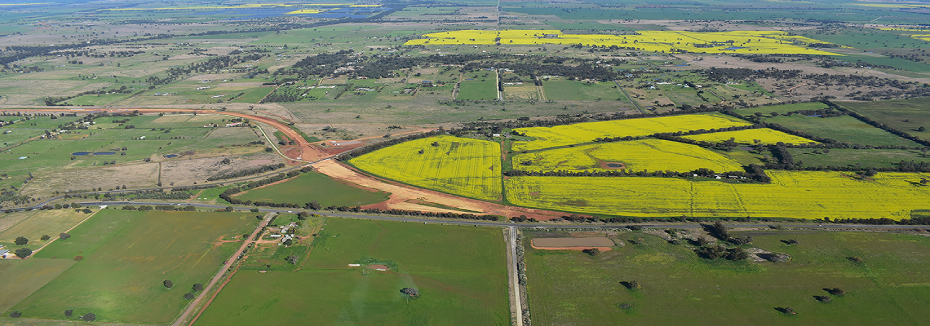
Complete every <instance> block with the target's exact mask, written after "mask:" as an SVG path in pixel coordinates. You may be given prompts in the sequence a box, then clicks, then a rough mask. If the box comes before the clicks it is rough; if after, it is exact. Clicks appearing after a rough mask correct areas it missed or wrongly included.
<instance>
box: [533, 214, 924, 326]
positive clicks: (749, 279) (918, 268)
mask: <svg viewBox="0 0 930 326" xmlns="http://www.w3.org/2000/svg"><path fill="white" fill-rule="evenodd" d="M529 235H530V236H532V233H530V234H529ZM735 235H737V236H745V235H751V236H752V237H753V244H754V246H756V247H759V248H762V249H765V250H769V251H772V252H778V253H785V254H788V255H790V256H791V260H790V261H787V262H782V263H770V262H767V261H766V262H749V261H740V262H731V261H726V260H722V259H721V260H705V259H702V258H699V257H698V256H697V255H696V254H695V253H694V252H693V251H692V249H691V247H689V246H686V245H673V244H670V243H668V242H666V241H665V240H663V239H661V238H659V237H656V236H654V235H651V234H645V233H640V232H622V233H620V234H619V237H620V240H621V241H629V240H634V241H637V242H638V244H636V245H631V244H627V245H626V246H623V247H615V248H614V250H611V251H607V252H601V254H600V255H598V256H594V257H592V256H589V255H587V254H584V253H581V252H578V251H548V250H537V249H533V248H532V247H530V246H529V245H526V246H525V248H526V256H525V257H526V266H527V267H526V270H527V278H528V280H529V284H528V295H529V301H530V307H531V311H532V313H533V323H534V325H580V326H581V325H615V324H616V325H684V324H687V325H721V324H726V323H736V324H740V325H820V324H849V325H854V324H855V325H912V324H921V323H922V322H921V320H926V319H927V318H928V317H930V313H928V311H930V310H928V309H926V308H927V302H928V300H930V287H928V286H927V284H930V276H928V274H927V273H923V272H922V271H923V270H924V268H925V266H926V264H927V263H928V261H927V258H926V257H927V256H928V254H930V239H928V238H927V237H922V236H917V235H899V234H887V233H851V232H835V233H834V232H830V233H820V232H814V233H811V232H798V231H775V232H765V233H763V232H753V233H748V232H747V233H736V234H735ZM786 239H796V240H797V241H798V243H799V244H798V245H793V246H788V245H786V244H784V243H782V242H781V240H786ZM525 242H529V241H525ZM849 256H858V257H861V258H862V259H863V263H854V262H851V261H849V260H848V259H846V257H849ZM630 281H636V282H637V283H638V284H639V285H640V286H641V288H640V289H638V290H628V289H627V288H626V287H624V286H623V285H622V284H621V283H620V282H630ZM835 287H839V288H841V289H843V290H845V291H846V292H847V294H846V295H844V296H832V302H829V303H822V302H818V301H817V300H815V299H814V297H813V296H815V295H817V296H820V295H829V294H827V292H825V291H824V290H823V288H835ZM623 304H629V305H630V307H629V308H627V309H623V308H621V305H623ZM778 307H792V308H793V309H794V310H795V311H796V312H797V315H784V314H782V313H781V312H779V311H777V310H776V309H775V308H778ZM708 312H713V313H708Z"/></svg>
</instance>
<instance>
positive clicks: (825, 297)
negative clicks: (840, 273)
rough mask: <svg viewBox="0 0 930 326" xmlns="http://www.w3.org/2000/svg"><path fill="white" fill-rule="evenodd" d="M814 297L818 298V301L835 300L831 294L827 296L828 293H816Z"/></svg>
mask: <svg viewBox="0 0 930 326" xmlns="http://www.w3.org/2000/svg"><path fill="white" fill-rule="evenodd" d="M814 299H817V301H820V302H830V301H832V300H833V299H831V298H830V297H829V296H826V295H815V296H814Z"/></svg>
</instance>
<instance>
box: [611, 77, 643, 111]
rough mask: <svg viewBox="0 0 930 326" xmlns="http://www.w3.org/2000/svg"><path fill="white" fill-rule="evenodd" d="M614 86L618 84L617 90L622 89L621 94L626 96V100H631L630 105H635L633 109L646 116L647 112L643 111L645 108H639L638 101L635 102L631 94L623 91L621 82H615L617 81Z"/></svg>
mask: <svg viewBox="0 0 930 326" xmlns="http://www.w3.org/2000/svg"><path fill="white" fill-rule="evenodd" d="M614 84H617V88H618V89H620V92H622V93H623V96H626V99H627V100H630V103H633V107H635V108H636V109H637V110H639V113H642V114H646V111H643V108H642V107H640V106H639V103H636V100H634V99H633V98H632V97H630V94H629V93H627V92H626V90H625V89H623V86H620V83H619V82H617V81H616V80H615V81H614Z"/></svg>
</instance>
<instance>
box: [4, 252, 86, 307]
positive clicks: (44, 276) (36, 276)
mask: <svg viewBox="0 0 930 326" xmlns="http://www.w3.org/2000/svg"><path fill="white" fill-rule="evenodd" d="M74 264H75V261H74V260H68V259H47V258H29V259H26V260H19V259H9V260H7V259H4V260H0V277H2V278H3V279H4V282H2V283H0V293H3V295H0V311H7V310H9V309H10V308H12V307H13V306H14V305H16V304H17V303H19V302H20V301H22V300H23V299H25V298H26V297H28V296H30V295H31V294H32V293H34V292H35V291H37V290H39V289H40V288H42V287H43V286H45V285H46V284H48V282H50V281H52V280H53V279H55V278H56V277H58V275H61V273H63V272H64V271H66V270H68V269H69V268H71V266H73V265H74ZM63 312H64V310H62V313H63ZM3 317H7V314H4V315H3ZM0 322H10V320H4V319H3V318H0Z"/></svg>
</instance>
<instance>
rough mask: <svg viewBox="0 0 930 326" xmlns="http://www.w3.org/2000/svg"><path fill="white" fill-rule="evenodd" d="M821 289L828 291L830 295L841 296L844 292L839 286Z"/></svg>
mask: <svg viewBox="0 0 930 326" xmlns="http://www.w3.org/2000/svg"><path fill="white" fill-rule="evenodd" d="M823 290H824V291H827V293H830V294H831V295H835V296H842V295H844V294H846V291H843V289H841V288H832V289H831V288H824V289H823Z"/></svg>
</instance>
